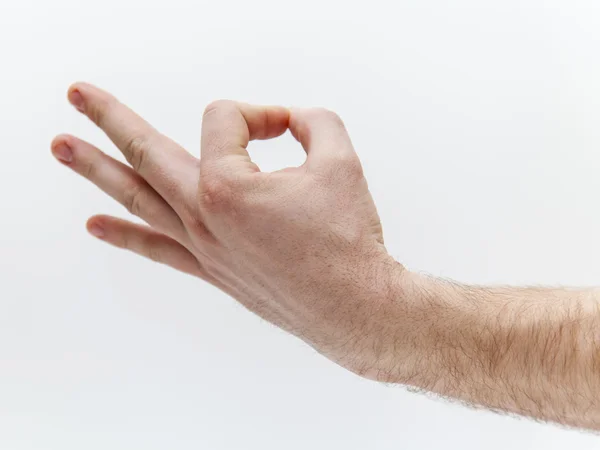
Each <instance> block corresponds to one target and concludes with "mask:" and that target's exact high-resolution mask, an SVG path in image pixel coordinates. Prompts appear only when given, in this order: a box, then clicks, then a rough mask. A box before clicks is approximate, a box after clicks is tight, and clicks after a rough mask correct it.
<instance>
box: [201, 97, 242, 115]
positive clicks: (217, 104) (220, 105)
mask: <svg viewBox="0 0 600 450" xmlns="http://www.w3.org/2000/svg"><path fill="white" fill-rule="evenodd" d="M233 107H235V102H234V101H232V100H226V99H219V100H213V101H212V102H210V103H209V104H208V106H207V107H206V108H205V109H204V114H203V116H204V117H207V116H209V115H212V114H215V113H217V112H219V111H223V110H225V111H227V110H229V109H231V108H233Z"/></svg>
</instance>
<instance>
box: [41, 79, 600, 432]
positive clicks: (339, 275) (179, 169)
mask: <svg viewBox="0 0 600 450" xmlns="http://www.w3.org/2000/svg"><path fill="white" fill-rule="evenodd" d="M68 98H69V101H70V102H71V103H72V104H73V105H74V106H75V107H76V108H77V110H79V111H80V112H81V113H83V114H85V115H86V116H87V117H89V118H90V119H91V120H92V121H93V122H94V123H95V124H96V125H97V126H99V127H100V128H101V129H102V130H103V131H104V132H105V133H106V134H107V135H108V137H109V138H110V139H111V140H112V141H113V142H114V143H115V145H116V146H117V147H118V148H119V149H120V150H121V151H122V152H123V155H124V156H125V158H126V160H127V161H128V162H129V165H126V164H122V163H120V162H118V161H117V160H115V159H113V158H111V157H109V156H107V155H106V154H104V153H103V152H102V151H100V150H99V149H97V148H96V147H94V146H93V145H91V144H89V143H87V142H84V141H82V140H80V139H78V138H76V137H74V136H70V135H60V136H57V137H56V138H55V139H54V141H53V142H52V152H53V154H54V156H55V157H56V158H57V159H58V160H59V161H61V162H62V163H63V164H64V165H65V166H66V167H69V168H70V169H72V170H73V171H75V172H77V173H78V174H80V175H82V176H84V177H85V178H87V179H88V180H90V181H91V182H92V183H94V184H95V185H96V186H98V187H99V188H100V189H101V190H103V191H104V192H106V193H107V194H108V195H110V196H111V197H113V198H114V199H115V200H117V201H118V202H120V203H121V204H123V205H124V206H125V207H126V208H127V209H128V210H129V211H130V212H131V213H132V214H134V215H136V216H138V217H140V218H141V219H142V220H143V221H145V222H146V223H147V224H148V225H147V226H146V225H138V224H134V223H132V222H129V221H126V220H122V219H118V218H115V217H109V216H95V217H92V218H91V219H89V221H88V223H87V228H88V230H89V231H90V233H91V234H93V235H94V236H96V237H97V238H99V239H101V240H103V241H104V242H107V243H109V244H112V245H115V246H117V247H120V248H124V249H127V250H131V251H133V252H135V253H138V254H140V255H142V256H145V257H148V258H151V259H153V260H155V261H157V262H160V263H163V264H166V265H168V266H171V267H173V268H175V269H177V270H180V271H183V272H186V273H188V274H191V275H193V276H196V277H198V278H201V279H202V280H204V281H206V282H208V283H211V284H213V285H214V286H216V287H218V288H219V289H221V290H222V291H223V292H225V293H227V294H229V295H230V296H231V297H233V298H235V299H236V300H237V301H239V302H240V303H241V304H242V305H244V306H245V307H246V308H248V309H249V310H250V311H252V312H254V313H256V314H258V315H259V316H261V317H263V318H264V319H266V320H268V321H270V322H272V323H273V324H275V325H277V326H279V327H281V328H282V329H284V330H286V331H288V332H290V333H292V334H294V335H296V336H298V337H299V338H301V339H302V340H304V341H305V342H306V343H308V344H309V345H311V346H312V347H314V348H315V349H316V350H317V351H319V352H320V353H322V354H323V355H325V356H326V357H328V358H330V359H331V360H333V361H334V362H336V363H338V364H340V365H341V366H343V367H345V368H347V369H348V370H350V371H352V372H354V373H356V374H358V375H361V376H364V377H367V378H369V379H373V380H378V381H384V382H390V383H397V384H404V385H408V386H411V387H415V388H418V389H424V390H427V391H431V392H434V393H437V394H440V395H443V396H446V397H451V398H455V399H459V400H462V401H464V402H467V403H469V404H472V405H479V406H483V407H486V408H490V409H495V410H500V411H507V412H511V413H516V414H522V415H526V416H531V417H534V418H537V419H541V420H548V421H555V422H559V423H563V424H566V425H570V426H576V427H584V428H590V429H600V401H598V400H597V396H598V395H600V333H599V332H598V331H597V330H600V292H599V291H597V290H591V289H588V290H585V289H580V290H574V289H538V288H535V289H534V288H503V287H477V286H466V285H461V284H457V283H451V282H448V281H443V280H438V279H435V278H432V277H426V276H423V275H419V274H416V273H413V272H411V271H409V270H407V269H406V268H404V267H403V266H402V265H401V264H400V263H398V262H396V261H395V260H394V259H393V258H392V257H391V256H390V255H389V254H388V253H387V251H386V248H385V246H384V241H383V234H382V228H381V224H380V221H379V217H378V215H377V211H376V208H375V204H374V203H373V200H372V198H371V195H370V193H369V190H368V187H367V182H366V180H365V178H364V176H363V172H362V169H361V164H360V161H359V159H358V157H357V155H356V153H355V151H354V148H353V146H352V143H351V141H350V138H349V136H348V133H347V131H346V129H345V127H344V125H343V123H342V121H341V120H340V119H339V117H338V116H337V115H336V114H334V113H333V112H330V111H327V110H324V109H296V108H291V109H289V108H283V107H276V106H266V107H263V106H253V105H248V104H244V103H237V102H233V101H225V100H220V101H216V102H214V103H212V104H210V105H209V106H208V107H207V108H206V111H205V114H204V117H203V119H202V140H201V141H202V142H201V157H200V158H196V157H194V156H192V154H191V153H189V152H187V151H186V150H184V149H183V148H182V147H180V146H179V145H178V144H176V143H175V142H173V141H172V140H170V139H169V138H167V137H165V136H163V135H162V134H160V133H159V132H158V131H156V130H155V129H154V128H152V127H151V126H150V125H149V124H148V123H146V122H145V121H144V120H143V119H142V118H140V117H139V116H138V115H136V114H135V113H134V112H133V111H131V110H130V109H129V108H127V107H126V106H125V105H123V104H122V103H120V102H119V101H117V100H116V99H115V98H114V97H113V96H111V95H110V94H108V93H106V92H104V91H102V90H100V89H98V88H96V87H94V86H91V85H89V84H85V83H76V84H74V85H73V86H71V88H70V89H69V92H68ZM288 129H289V130H290V131H291V133H292V134H293V136H294V137H295V138H296V139H297V140H298V141H299V142H300V144H301V145H302V147H303V148H304V149H305V150H306V154H307V157H306V162H305V163H304V164H303V165H302V166H300V167H291V168H287V169H284V170H280V171H277V172H272V173H264V172H261V171H260V170H259V168H258V167H257V166H256V165H255V164H254V163H253V162H252V160H251V159H250V157H249V155H248V153H247V151H246V148H247V146H248V143H249V141H250V140H253V139H270V138H275V137H277V136H279V135H281V134H282V133H284V132H285V131H286V130H288Z"/></svg>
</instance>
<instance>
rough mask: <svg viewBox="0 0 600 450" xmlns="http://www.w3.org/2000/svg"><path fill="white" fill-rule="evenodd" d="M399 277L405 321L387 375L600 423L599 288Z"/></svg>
mask: <svg viewBox="0 0 600 450" xmlns="http://www.w3.org/2000/svg"><path fill="white" fill-rule="evenodd" d="M395 285H396V292H397V293H398V296H399V297H400V298H401V299H402V300H401V302H402V303H403V306H402V307H401V308H400V309H401V312H399V314H398V323H401V324H402V326H401V327H397V328H396V331H393V332H392V331H391V330H392V328H390V327H389V326H387V327H385V329H386V330H387V335H388V337H387V338H386V339H387V345H388V347H389V348H392V349H393V351H392V353H393V356H391V357H390V358H389V359H388V360H387V361H384V362H383V365H384V366H382V367H383V368H380V369H379V372H378V377H379V378H380V379H385V378H387V379H388V381H395V382H399V383H403V384H407V385H411V386H413V387H417V388H422V389H425V390H428V391H432V392H435V393H438V394H441V395H443V396H447V397H452V398H455V399H460V400H462V401H465V402H467V403H471V404H474V405H481V406H485V407H488V408H491V409H496V410H502V411H507V412H512V413H518V414H523V415H528V416H532V417H535V418H538V419H542V420H551V421H556V422H560V423H563V424H567V425H571V426H578V427H585V428H594V429H600V401H598V400H597V397H598V396H599V394H600V292H599V291H598V290H593V289H589V290H585V289H581V290H574V289H573V290H570V289H544V288H508V287H506V288H505V287H495V288H487V287H475V286H465V285H460V284H455V283H451V282H447V281H441V280H436V279H433V278H430V277H425V276H421V275H415V274H412V273H408V272H404V273H402V275H401V276H399V277H398V279H397V281H396V283H395ZM384 360H385V358H384ZM382 374H384V375H382Z"/></svg>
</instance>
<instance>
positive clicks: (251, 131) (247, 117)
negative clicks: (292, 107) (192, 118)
mask: <svg viewBox="0 0 600 450" xmlns="http://www.w3.org/2000/svg"><path fill="white" fill-rule="evenodd" d="M289 117H290V112H289V110H288V109H287V108H284V107H282V106H256V105H249V104H247V103H240V102H234V101H230V100H218V101H216V102H213V103H211V104H210V105H209V106H208V107H207V108H206V110H205V111H204V117H203V119H202V158H201V161H202V162H203V163H205V162H213V161H216V160H219V159H223V158H225V157H233V159H236V158H237V159H238V160H239V161H242V162H246V163H249V162H250V156H249V155H248V152H247V150H246V148H247V146H248V143H249V142H250V141H251V140H253V139H271V138H274V137H277V136H279V135H281V134H283V133H284V132H285V131H286V130H287V128H288V124H289Z"/></svg>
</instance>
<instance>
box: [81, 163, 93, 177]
mask: <svg viewBox="0 0 600 450" xmlns="http://www.w3.org/2000/svg"><path fill="white" fill-rule="evenodd" d="M95 172H96V164H95V163H94V162H93V161H86V162H84V163H83V164H82V167H81V175H83V177H84V178H87V179H88V180H92V179H93V178H94V175H95Z"/></svg>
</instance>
